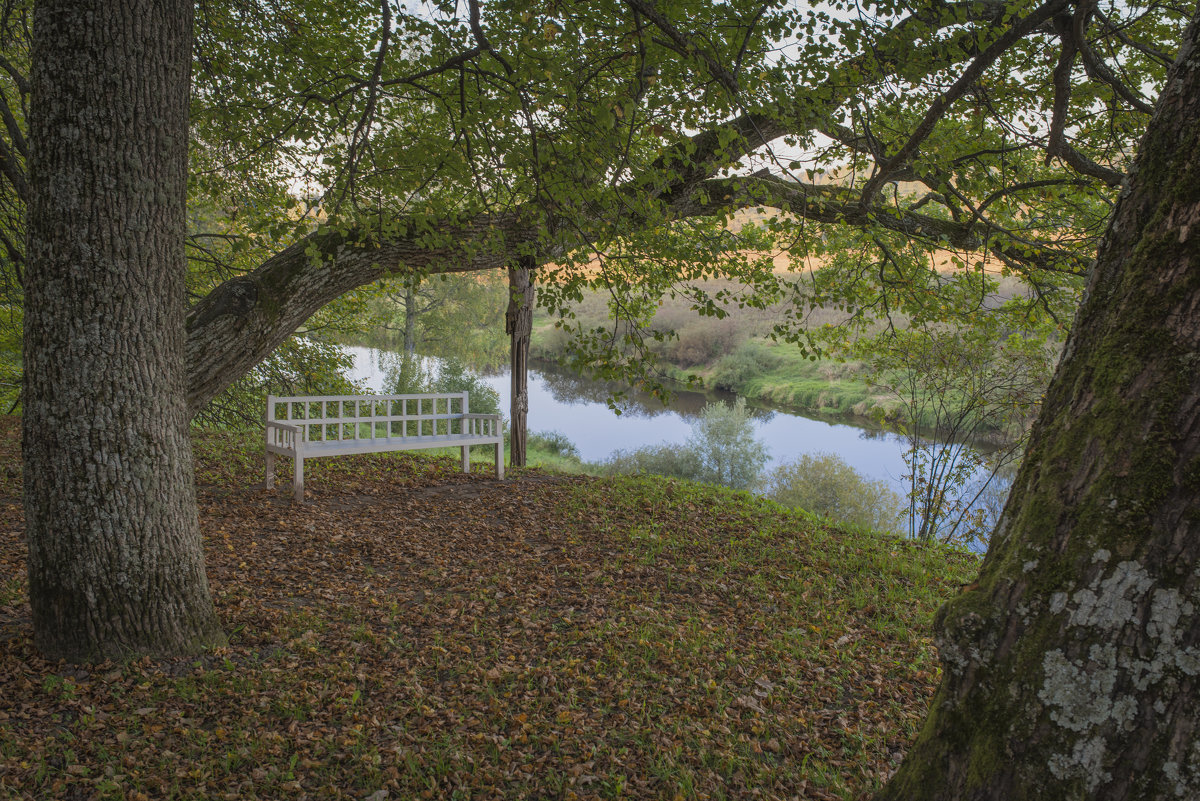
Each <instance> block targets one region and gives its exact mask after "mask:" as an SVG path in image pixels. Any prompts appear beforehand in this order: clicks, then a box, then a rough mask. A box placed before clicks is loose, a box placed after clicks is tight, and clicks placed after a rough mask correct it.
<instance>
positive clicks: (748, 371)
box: [710, 342, 783, 392]
mask: <svg viewBox="0 0 1200 801" xmlns="http://www.w3.org/2000/svg"><path fill="white" fill-rule="evenodd" d="M782 363H783V358H782V357H781V356H780V355H779V354H778V353H776V352H774V351H773V350H772V349H771V348H770V347H768V346H767V345H764V344H762V343H761V342H746V343H743V344H742V346H741V347H740V348H738V349H737V350H736V351H735V352H734V353H731V354H729V355H728V356H725V357H723V358H722V359H721V360H720V361H719V362H717V365H716V368H715V369H714V370H713V375H712V378H711V379H710V382H711V383H712V385H713V386H715V387H717V388H718V389H728V390H731V391H734V392H737V391H741V390H744V389H745V387H746V385H747V384H749V383H750V381H752V380H753V379H755V378H761V377H762V376H764V375H766V374H767V373H770V372H771V371H772V370H776V369H778V368H779V366H780V365H781V364H782Z"/></svg>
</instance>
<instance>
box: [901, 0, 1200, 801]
mask: <svg viewBox="0 0 1200 801" xmlns="http://www.w3.org/2000/svg"><path fill="white" fill-rule="evenodd" d="M1198 38H1200V24H1198V22H1197V20H1196V19H1194V20H1193V23H1192V26H1191V27H1190V29H1189V31H1188V33H1187V35H1186V37H1185V41H1184V45H1183V48H1182V50H1181V52H1180V56H1179V60H1178V61H1177V62H1176V65H1175V67H1174V69H1173V73H1172V75H1171V76H1170V78H1169V79H1168V82H1167V85H1166V88H1165V90H1164V91H1163V93H1162V96H1161V99H1160V101H1159V105H1158V108H1157V111H1156V113H1155V116H1154V118H1153V121H1152V122H1151V125H1150V129H1149V131H1148V132H1147V134H1146V137H1145V139H1144V141H1143V142H1142V145H1141V148H1140V150H1139V154H1138V157H1137V160H1136V162H1135V164H1134V168H1133V170H1132V172H1131V176H1130V179H1129V182H1128V184H1127V186H1126V188H1125V189H1124V191H1123V192H1122V194H1121V197H1120V200H1119V202H1118V204H1117V207H1116V209H1115V212H1114V216H1113V219H1112V222H1111V224H1110V227H1109V230H1108V232H1107V235H1106V237H1105V239H1104V241H1103V243H1102V245H1101V247H1100V250H1099V254H1098V258H1097V263H1096V266H1095V268H1094V270H1093V273H1092V275H1091V278H1090V282H1089V287H1088V293H1087V298H1086V301H1085V303H1084V305H1083V307H1082V309H1081V310H1080V312H1079V315H1078V318H1077V320H1076V323H1075V327H1074V329H1073V331H1072V334H1071V337H1070V340H1069V342H1068V344H1067V350H1066V353H1065V355H1064V357H1063V360H1062V363H1061V364H1060V366H1059V369H1058V371H1057V373H1056V375H1055V377H1054V380H1053V382H1052V384H1051V386H1050V389H1049V391H1048V393H1047V396H1046V399H1045V403H1044V405H1043V408H1042V413H1041V417H1040V419H1039V420H1038V423H1037V425H1036V427H1035V429H1034V432H1033V438H1032V442H1031V444H1030V447H1029V450H1028V453H1027V456H1026V459H1025V463H1024V465H1023V467H1022V468H1021V471H1020V473H1019V475H1018V477H1017V480H1016V482H1015V483H1014V484H1013V490H1012V495H1011V497H1010V498H1009V501H1008V505H1007V507H1006V508H1005V511H1004V514H1003V516H1002V518H1001V521H1000V523H999V525H998V526H997V530H996V533H995V535H994V537H993V539H992V543H991V547H990V548H989V550H988V553H987V557H986V559H985V560H984V563H983V568H982V573H981V575H980V578H979V581H978V584H977V585H976V586H975V587H974V588H973V589H970V590H968V591H966V592H963V593H962V594H961V595H959V596H958V597H957V598H956V599H955V600H953V601H952V602H950V603H949V604H947V605H946V606H945V607H944V608H943V609H942V610H941V612H940V613H939V616H938V624H937V625H938V634H937V637H938V647H939V648H940V650H941V658H942V662H943V665H944V670H945V673H944V676H943V679H942V684H941V687H940V688H939V690H938V692H937V695H936V697H935V698H934V701H933V706H932V709H931V710H930V715H929V718H928V720H927V721H926V723H925V727H924V729H923V731H922V732H921V734H920V736H919V738H918V740H917V742H916V744H915V745H914V746H913V748H912V749H911V750H910V752H909V754H908V756H907V758H906V759H905V762H904V764H903V765H902V766H901V768H900V770H899V772H898V773H897V775H896V776H895V777H894V778H893V779H892V781H891V782H890V783H889V784H888V785H887V787H886V788H885V789H884V790H883V791H882V792H881V793H880V794H879V796H878V797H879V799H889V800H890V799H896V801H900V800H901V799H903V801H918V800H919V799H946V800H947V801H948V800H949V799H955V800H956V801H965V800H966V799H997V800H998V801H999V800H1000V799H1005V800H1006V801H1007V800H1008V799H1150V798H1154V799H1172V798H1179V799H1194V798H1200V703H1198V700H1197V699H1198V698H1200V560H1198V557H1200V50H1198V49H1197V46H1196V45H1197V39H1198Z"/></svg>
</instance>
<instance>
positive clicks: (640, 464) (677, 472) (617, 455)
mask: <svg viewBox="0 0 1200 801" xmlns="http://www.w3.org/2000/svg"><path fill="white" fill-rule="evenodd" d="M603 470H604V472H605V473H606V474H608V475H614V474H617V475H637V474H639V473H653V474H655V475H659V476H669V477H671V478H686V479H690V480H692V481H699V480H701V478H700V474H701V468H700V462H699V460H698V459H697V458H696V454H695V452H693V451H692V450H691V449H690V448H687V447H683V446H680V445H670V444H668V443H665V442H664V443H663V444H662V445H647V446H644V447H641V448H638V449H636V450H632V451H614V452H613V454H612V456H610V457H608V459H607V460H606V461H605V462H604V464H603Z"/></svg>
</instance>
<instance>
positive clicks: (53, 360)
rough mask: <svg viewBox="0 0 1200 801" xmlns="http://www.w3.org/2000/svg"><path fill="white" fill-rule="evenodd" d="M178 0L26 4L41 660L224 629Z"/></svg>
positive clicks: (34, 557)
mask: <svg viewBox="0 0 1200 801" xmlns="http://www.w3.org/2000/svg"><path fill="white" fill-rule="evenodd" d="M192 13H193V10H192V3H191V2H190V0H154V2H151V1H150V0H92V2H84V3H80V2H77V1H74V0H72V1H70V2H68V1H65V0H38V3H37V6H36V10H35V16H34V29H33V48H34V49H33V74H32V113H31V117H30V130H31V136H30V142H31V145H32V153H31V158H30V177H31V180H30V186H31V202H30V204H29V213H28V243H27V245H28V248H27V253H28V272H27V273H26V278H25V340H24V343H25V353H24V359H25V413H24V420H23V423H24V432H23V436H24V464H25V468H24V475H25V511H26V524H27V536H28V540H29V562H28V569H29V596H30V604H31V606H32V609H33V621H34V636H35V639H36V642H37V645H38V647H39V648H40V649H41V650H42V651H43V653H45V654H47V655H49V656H51V657H65V658H68V659H89V658H96V657H108V656H121V655H124V654H130V653H179V652H188V651H194V650H196V649H198V648H201V647H203V646H205V645H209V644H212V643H214V642H218V641H220V640H221V637H222V635H221V632H220V629H219V626H218V623H217V618H216V615H215V613H214V610H213V605H212V601H211V598H210V595H209V589H208V583H207V580H206V578H205V574H204V557H203V552H202V550H201V543H200V531H199V525H198V522H197V512H196V500H195V494H194V493H195V491H194V486H193V478H192V454H191V446H190V443H189V440H188V419H189V410H188V407H187V404H186V387H187V378H186V373H185V371H186V359H185V355H184V333H185V329H184V313H185V308H186V304H185V297H184V276H185V269H186V263H185V259H184V246H183V236H184V208H185V202H186V189H187V148H188V83H189V81H188V77H189V70H190V67H191V46H192Z"/></svg>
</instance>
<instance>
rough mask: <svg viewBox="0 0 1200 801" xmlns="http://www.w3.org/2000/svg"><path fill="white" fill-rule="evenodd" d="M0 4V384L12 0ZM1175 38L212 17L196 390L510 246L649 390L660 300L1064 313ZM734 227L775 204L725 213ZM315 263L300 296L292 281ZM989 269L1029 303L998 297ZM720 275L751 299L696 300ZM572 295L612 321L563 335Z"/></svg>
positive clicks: (1162, 29) (1042, 23)
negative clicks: (354, 295) (379, 286)
mask: <svg viewBox="0 0 1200 801" xmlns="http://www.w3.org/2000/svg"><path fill="white" fill-rule="evenodd" d="M0 10H2V16H0V35H2V36H3V44H4V47H3V51H4V55H5V59H4V63H3V64H0V68H2V69H0V94H2V97H0V106H2V107H3V111H4V114H3V123H4V124H3V126H0V167H2V168H3V169H0V174H2V176H3V180H2V181H0V212H2V214H3V221H0V269H2V270H3V273H4V275H3V281H2V282H0V289H2V290H3V298H2V303H3V306H4V308H3V309H2V310H0V311H4V312H5V313H4V315H0V317H2V318H3V319H2V320H0V324H2V325H4V326H7V327H6V328H4V329H3V331H2V332H0V334H2V336H0V349H3V350H4V351H5V356H4V358H3V359H0V362H2V363H3V364H5V365H7V366H6V367H5V368H4V369H5V370H6V373H5V374H4V375H7V374H8V373H11V372H12V369H13V368H12V364H13V363H14V358H13V348H14V347H15V343H16V340H17V337H16V334H15V332H16V330H17V325H18V324H19V317H20V306H21V302H22V301H21V294H20V289H19V287H20V274H21V259H22V258H23V257H22V254H21V252H22V246H21V235H20V231H21V222H20V220H21V210H22V207H23V203H24V201H25V199H26V196H27V192H28V189H27V182H26V176H25V169H24V155H25V153H26V150H27V148H26V142H25V139H24V133H23V132H24V110H25V106H26V104H27V100H28V95H27V88H28V86H27V81H26V80H25V76H26V74H27V67H28V55H27V43H28V11H29V0H7V2H5V3H4V4H3V8H2V9H0ZM1185 18H1186V14H1185V11H1184V10H1183V9H1180V8H1176V7H1175V6H1173V5H1169V4H1167V5H1163V4H1151V5H1141V4H1136V3H1135V4H1108V3H1105V4H1101V3H1098V2H1091V1H1090V0H1089V1H1088V2H1079V3H1070V2H1067V0H1049V2H1045V3H1042V4H1037V3H1034V2H1031V1H1030V0H1013V2H1005V1H1004V0H972V1H971V2H962V3H958V2H952V3H921V2H907V1H906V2H890V1H889V2H876V3H870V4H858V3H850V2H841V0H839V2H834V3H832V4H829V5H827V6H806V5H798V4H793V3H790V2H785V0H771V1H770V2H750V0H736V1H735V2H730V3H721V4H712V3H708V2H701V1H700V0H675V1H674V2H671V3H658V4H654V3H648V2H646V1H645V0H623V2H617V0H598V1H597V2H585V3H571V4H563V3H560V2H555V1H553V0H545V2H534V3H529V2H520V3H518V2H515V1H507V0H506V1H498V2H480V1H479V0H469V1H468V2H466V3H465V4H453V3H441V2H431V3H427V4H424V5H422V6H420V7H419V8H414V9H408V8H406V7H395V6H393V5H392V4H390V3H381V4H375V3H370V2H365V0H339V1H338V2H334V3H312V2H309V0H282V2H274V1H273V2H270V3H267V2H260V0H205V1H204V2H201V3H199V4H198V5H197V17H196V21H197V38H196V51H195V52H196V57H195V65H194V70H193V73H194V90H193V109H192V120H193V125H192V132H193V142H192V149H191V163H192V169H191V199H192V204H191V205H192V209H193V213H192V220H191V228H190V231H189V238H188V246H189V252H190V254H191V256H192V260H193V267H192V271H193V276H192V285H193V292H194V293H195V297H196V298H197V301H198V302H197V304H196V306H195V307H194V309H193V312H192V315H191V320H190V323H189V342H190V343H191V345H190V346H189V347H191V348H192V350H191V351H190V352H189V363H190V364H191V365H192V371H193V380H194V386H193V387H192V388H191V389H190V390H189V399H190V402H191V403H192V405H193V409H198V408H199V407H200V406H202V405H203V404H204V403H206V402H207V401H208V400H210V399H211V398H212V397H213V396H214V395H215V393H216V391H218V390H219V389H222V388H224V387H226V386H228V385H229V384H231V383H232V382H234V381H235V380H236V379H237V378H238V377H239V376H240V375H241V374H243V373H244V372H245V371H247V370H248V369H250V367H251V366H252V365H253V364H254V363H256V362H258V361H260V360H261V359H263V358H265V356H266V355H267V354H269V353H270V352H271V351H272V350H274V348H276V347H277V346H278V345H279V344H280V343H281V342H282V341H283V340H284V339H285V338H286V336H287V334H289V333H290V332H291V331H293V330H295V329H296V328H297V327H299V326H301V325H303V324H304V323H305V321H306V320H307V319H308V318H310V317H311V316H312V314H313V313H314V312H315V311H316V310H317V309H319V308H320V307H322V306H323V305H326V304H327V303H328V302H329V301H331V300H332V299H334V298H335V297H337V296H339V295H342V294H344V293H345V292H347V291H349V290H351V289H354V288H356V287H360V286H363V285H364V284H367V283H370V282H372V281H376V280H378V279H379V278H381V277H384V276H386V275H388V274H403V275H406V276H409V277H410V278H409V279H406V280H412V278H413V277H416V276H420V275H422V274H428V273H431V272H454V271H462V270H479V269H491V268H495V267H502V266H504V265H506V264H508V263H510V262H511V261H512V260H513V259H514V258H515V257H517V256H520V255H531V256H533V257H535V258H536V260H537V261H538V263H541V264H543V265H545V266H544V267H543V269H542V270H539V275H538V282H539V284H540V286H541V288H542V291H541V292H540V294H539V298H540V302H541V303H543V304H544V305H545V306H546V307H547V308H548V309H550V310H551V311H552V312H553V313H554V314H555V315H557V316H559V317H561V324H562V325H563V326H564V328H565V330H566V331H567V332H568V333H569V334H570V335H571V337H572V341H573V343H574V356H573V359H572V361H573V363H574V364H576V365H577V366H587V367H589V368H591V369H592V370H593V371H596V372H599V373H601V374H607V375H616V374H617V373H624V374H627V375H631V376H633V377H634V378H641V379H644V380H648V381H651V383H652V382H653V379H654V377H655V376H656V373H655V371H654V367H653V359H652V358H646V356H647V355H648V354H647V352H646V351H645V350H644V349H643V348H642V345H643V344H644V343H645V342H646V341H648V340H649V341H653V340H654V339H655V338H656V337H660V336H671V334H670V333H665V332H662V331H656V330H655V329H654V328H653V327H652V326H650V325H649V324H648V323H649V321H650V320H651V319H652V316H653V312H654V310H655V308H656V307H657V300H658V299H659V298H660V297H662V296H663V295H668V296H669V295H672V294H675V295H678V296H681V297H684V298H686V299H687V300H688V301H689V303H690V305H692V306H694V307H695V309H696V311H698V312H699V313H701V314H702V315H712V316H716V317H720V316H721V315H722V313H723V311H722V307H723V305H725V304H727V303H728V302H731V301H732V302H735V303H746V304H750V305H752V306H761V305H766V304H769V303H771V302H772V301H777V300H780V299H786V300H787V311H786V312H785V314H784V316H783V318H782V319H780V320H778V322H777V324H776V325H775V327H774V331H773V333H774V334H775V335H776V336H778V337H781V338H783V339H785V340H792V341H799V342H801V343H802V344H804V345H805V346H806V347H808V348H810V349H821V348H824V347H825V346H826V345H825V343H824V342H823V340H822V333H823V332H822V331H816V332H814V331H811V330H808V329H807V326H806V317H807V314H808V311H809V310H811V309H816V308H819V309H828V308H831V307H841V308H843V309H844V310H845V311H846V314H847V316H848V318H849V319H850V320H851V321H855V322H858V323H861V324H863V325H868V326H869V325H872V324H873V321H876V320H878V319H883V320H884V321H885V322H889V321H895V320H901V321H908V320H916V321H932V320H951V321H954V322H955V324H956V325H967V324H970V323H972V322H973V321H974V320H976V319H979V318H980V317H981V316H998V317H1000V318H1002V320H1003V321H1004V325H1006V326H1008V327H1010V328H1013V329H1014V330H1016V329H1033V330H1038V331H1042V330H1044V329H1046V328H1047V327H1049V328H1054V327H1056V326H1062V325H1065V324H1066V321H1067V320H1069V317H1070V311H1071V309H1072V308H1073V304H1074V302H1075V299H1076V298H1077V295H1078V289H1079V280H1080V276H1081V275H1082V274H1083V272H1084V270H1085V269H1086V265H1087V263H1088V261H1089V259H1090V258H1091V255H1092V253H1093V251H1094V248H1095V244H1096V242H1097V239H1098V236H1099V233H1100V230H1101V227H1102V225H1103V221H1104V219H1105V218H1106V216H1107V214H1108V211H1109V209H1110V206H1111V202H1112V198H1113V196H1114V192H1115V187H1116V186H1117V185H1118V184H1119V182H1120V179H1121V176H1122V175H1123V173H1124V170H1125V169H1126V166H1127V164H1128V162H1129V159H1130V153H1131V147H1132V145H1133V143H1134V142H1135V141H1136V139H1137V136H1138V135H1139V133H1140V131H1141V130H1142V129H1143V127H1144V125H1145V121H1146V120H1147V119H1148V112H1149V110H1150V104H1151V102H1152V100H1153V98H1154V95H1155V94H1156V93H1157V91H1158V88H1159V87H1160V86H1161V82H1162V79H1163V76H1164V73H1165V69H1166V66H1167V65H1168V64H1169V63H1170V61H1171V58H1172V47H1173V43H1174V42H1175V41H1177V39H1178V35H1179V32H1180V30H1181V29H1182V25H1183V23H1184V21H1185ZM745 207H749V208H751V209H763V210H764V211H763V212H761V213H751V214H749V215H743V216H740V217H736V218H735V217H732V216H731V215H733V213H734V212H735V210H736V209H738V208H745ZM768 210H777V211H778V212H781V213H775V211H768ZM289 247H290V248H291V249H290V250H288V249H287V248H289ZM306 261H307V264H308V266H306ZM780 263H785V264H788V265H790V266H792V267H811V266H817V265H820V266H821V267H822V269H820V270H816V271H814V272H811V273H805V274H804V275H803V276H802V277H801V278H799V279H795V278H785V277H781V276H780V275H778V274H775V273H773V272H772V267H773V266H776V265H777V264H780ZM320 265H324V267H325V268H327V272H326V273H324V276H323V277H322V280H321V281H320V282H316V283H319V284H321V285H320V287H319V288H314V282H311V281H300V280H299V276H300V274H301V273H303V272H304V271H305V270H306V269H308V268H309V266H311V267H312V268H313V269H316V268H317V267H319V266H320ZM1008 274H1011V275H1017V276H1019V277H1020V278H1021V280H1022V281H1023V282H1024V284H1025V285H1026V286H1027V287H1028V291H1026V292H1022V293H1020V294H1019V295H1015V296H1012V297H1007V298H1006V297H1004V296H1003V294H1002V293H998V292H997V284H996V281H997V279H998V278H999V277H1002V276H1004V275H1008ZM718 275H726V276H731V277H734V278H736V279H737V281H738V284H739V285H740V286H744V287H747V289H745V290H742V289H738V290H730V291H717V292H708V291H706V290H704V289H698V288H696V287H695V286H694V285H693V279H698V278H706V277H713V276H718ZM239 276H248V283H247V282H246V281H242V280H241V279H239ZM247 287H253V289H254V290H255V291H254V292H253V293H252V294H250V295H247V294H246V292H245V291H244V290H245V289H246V288H247ZM300 287H306V288H300ZM586 287H596V288H600V289H602V290H604V291H606V292H608V293H609V295H610V298H611V312H612V316H613V323H612V324H611V325H599V326H586V327H585V326H580V325H577V324H576V322H575V321H574V319H573V318H572V313H571V309H570V304H571V302H572V301H573V300H574V299H576V298H578V297H579V296H580V293H581V292H582V291H583V290H584V289H585V288H586ZM296 293H301V294H304V293H309V294H307V295H305V296H304V297H303V298H297V296H296ZM246 298H250V300H249V301H246ZM201 300H202V302H201ZM218 311H220V312H222V313H221V314H218V313H217V312H218ZM620 321H624V323H625V325H624V326H622V325H620V324H618V323H620ZM215 334H220V336H218V337H217V338H216V340H215V341H216V342H217V343H218V344H211V343H212V340H211V337H213V336H214V335H215ZM649 355H650V356H652V355H653V354H652V353H650V354H649ZM10 380H11V377H10V378H4V377H3V375H0V381H10Z"/></svg>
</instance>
